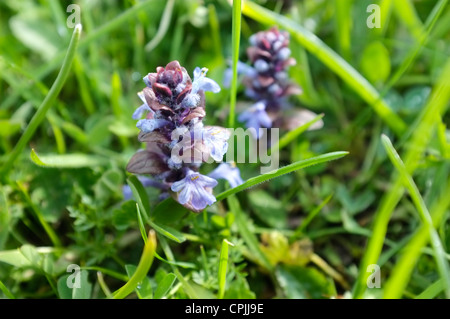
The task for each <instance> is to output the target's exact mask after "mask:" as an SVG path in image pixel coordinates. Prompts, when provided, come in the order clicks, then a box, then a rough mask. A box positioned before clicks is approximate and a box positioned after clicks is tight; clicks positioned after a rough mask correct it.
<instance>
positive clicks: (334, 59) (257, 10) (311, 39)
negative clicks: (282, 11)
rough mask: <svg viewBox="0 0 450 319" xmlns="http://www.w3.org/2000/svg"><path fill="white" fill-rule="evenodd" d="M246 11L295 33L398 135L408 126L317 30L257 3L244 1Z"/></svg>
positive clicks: (294, 35)
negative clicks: (324, 40) (305, 26)
mask: <svg viewBox="0 0 450 319" xmlns="http://www.w3.org/2000/svg"><path fill="white" fill-rule="evenodd" d="M242 13H243V14H245V15H247V16H248V17H250V18H252V19H254V20H256V21H258V22H260V23H262V24H265V25H268V24H270V25H278V26H279V27H280V28H283V29H285V30H287V31H289V33H290V34H291V35H292V37H293V38H294V39H295V40H296V41H298V42H299V43H300V44H301V45H302V46H304V47H305V49H307V50H308V51H309V52H310V53H311V54H313V55H314V56H316V57H317V58H318V59H319V60H320V61H322V63H324V64H325V65H326V66H327V67H328V68H329V69H330V70H332V71H333V72H335V73H336V74H337V75H338V76H339V77H340V78H342V79H343V80H344V81H345V82H346V83H347V84H348V85H349V86H350V87H351V88H353V89H354V91H355V92H356V93H357V94H359V95H360V96H361V98H363V100H365V101H366V102H367V103H368V104H369V105H370V106H372V108H373V109H374V110H375V112H376V113H377V114H378V116H380V117H381V118H382V119H383V121H384V122H385V123H386V124H387V125H388V126H389V127H390V128H391V129H392V130H393V131H394V132H395V133H396V134H397V135H398V136H401V135H402V134H403V132H404V131H405V130H406V124H405V122H404V121H403V120H402V119H401V118H400V117H399V116H398V115H397V114H396V113H395V112H394V111H393V110H392V108H391V107H390V106H389V105H388V104H387V102H386V101H385V100H384V99H382V97H381V96H380V94H379V92H378V91H377V90H376V89H375V88H374V87H373V86H372V85H371V84H370V83H369V81H367V79H366V78H364V77H363V76H362V75H361V74H360V73H358V71H356V70H355V69H354V68H353V67H352V66H351V65H350V64H349V63H348V62H347V61H345V60H344V59H343V58H342V57H341V56H339V55H338V54H337V53H336V52H334V51H333V50H332V49H331V48H330V47H328V46H327V45H326V44H325V43H324V42H323V41H322V40H321V39H319V38H318V37H317V36H316V35H315V34H313V33H311V32H310V31H308V30H307V29H305V28H304V27H302V26H300V25H299V24H297V23H296V22H294V21H292V20H290V19H289V18H286V17H284V16H282V15H278V14H276V13H274V12H272V11H270V10H268V9H265V8H263V7H261V6H259V5H257V4H256V3H253V2H250V1H244V6H243V8H242Z"/></svg>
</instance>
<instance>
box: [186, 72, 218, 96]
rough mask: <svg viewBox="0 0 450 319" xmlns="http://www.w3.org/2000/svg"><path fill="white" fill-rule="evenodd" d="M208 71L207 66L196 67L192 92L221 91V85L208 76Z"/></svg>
mask: <svg viewBox="0 0 450 319" xmlns="http://www.w3.org/2000/svg"><path fill="white" fill-rule="evenodd" d="M207 72H208V69H207V68H202V69H200V68H199V67H196V68H195V70H194V81H193V82H192V91H191V93H194V94H196V93H197V92H198V91H200V90H202V91H203V92H207V91H208V92H213V93H219V92H220V86H219V84H217V83H216V81H214V80H211V79H210V78H207V77H206V73H207Z"/></svg>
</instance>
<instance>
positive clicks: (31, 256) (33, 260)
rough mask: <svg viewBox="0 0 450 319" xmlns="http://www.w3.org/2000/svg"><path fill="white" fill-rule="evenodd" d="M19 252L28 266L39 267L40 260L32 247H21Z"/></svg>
mask: <svg viewBox="0 0 450 319" xmlns="http://www.w3.org/2000/svg"><path fill="white" fill-rule="evenodd" d="M20 252H21V253H22V255H24V256H25V258H26V259H28V261H29V262H30V264H31V265H32V266H34V267H38V268H40V267H41V261H42V258H41V256H40V255H39V253H38V252H37V250H36V247H34V246H32V245H28V244H27V245H23V246H22V247H20Z"/></svg>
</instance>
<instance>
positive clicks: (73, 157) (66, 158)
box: [30, 149, 109, 168]
mask: <svg viewBox="0 0 450 319" xmlns="http://www.w3.org/2000/svg"><path fill="white" fill-rule="evenodd" d="M30 158H31V160H32V161H33V163H34V164H36V165H38V166H42V167H48V168H81V167H95V166H102V165H103V166H104V165H107V164H108V163H109V161H108V160H107V159H106V158H102V157H100V156H94V155H86V154H62V155H43V156H38V155H37V154H36V152H35V151H34V149H31V153H30Z"/></svg>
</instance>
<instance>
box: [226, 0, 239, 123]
mask: <svg viewBox="0 0 450 319" xmlns="http://www.w3.org/2000/svg"><path fill="white" fill-rule="evenodd" d="M241 5H242V1H241V0H234V1H233V21H232V30H231V32H232V33H231V42H232V44H231V47H232V56H231V60H232V61H231V63H232V64H231V68H232V70H233V75H232V77H231V86H230V113H229V115H228V127H229V128H233V127H234V122H235V117H236V114H235V113H236V95H237V87H238V83H237V63H238V60H239V44H240V41H241V15H242V12H241Z"/></svg>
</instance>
